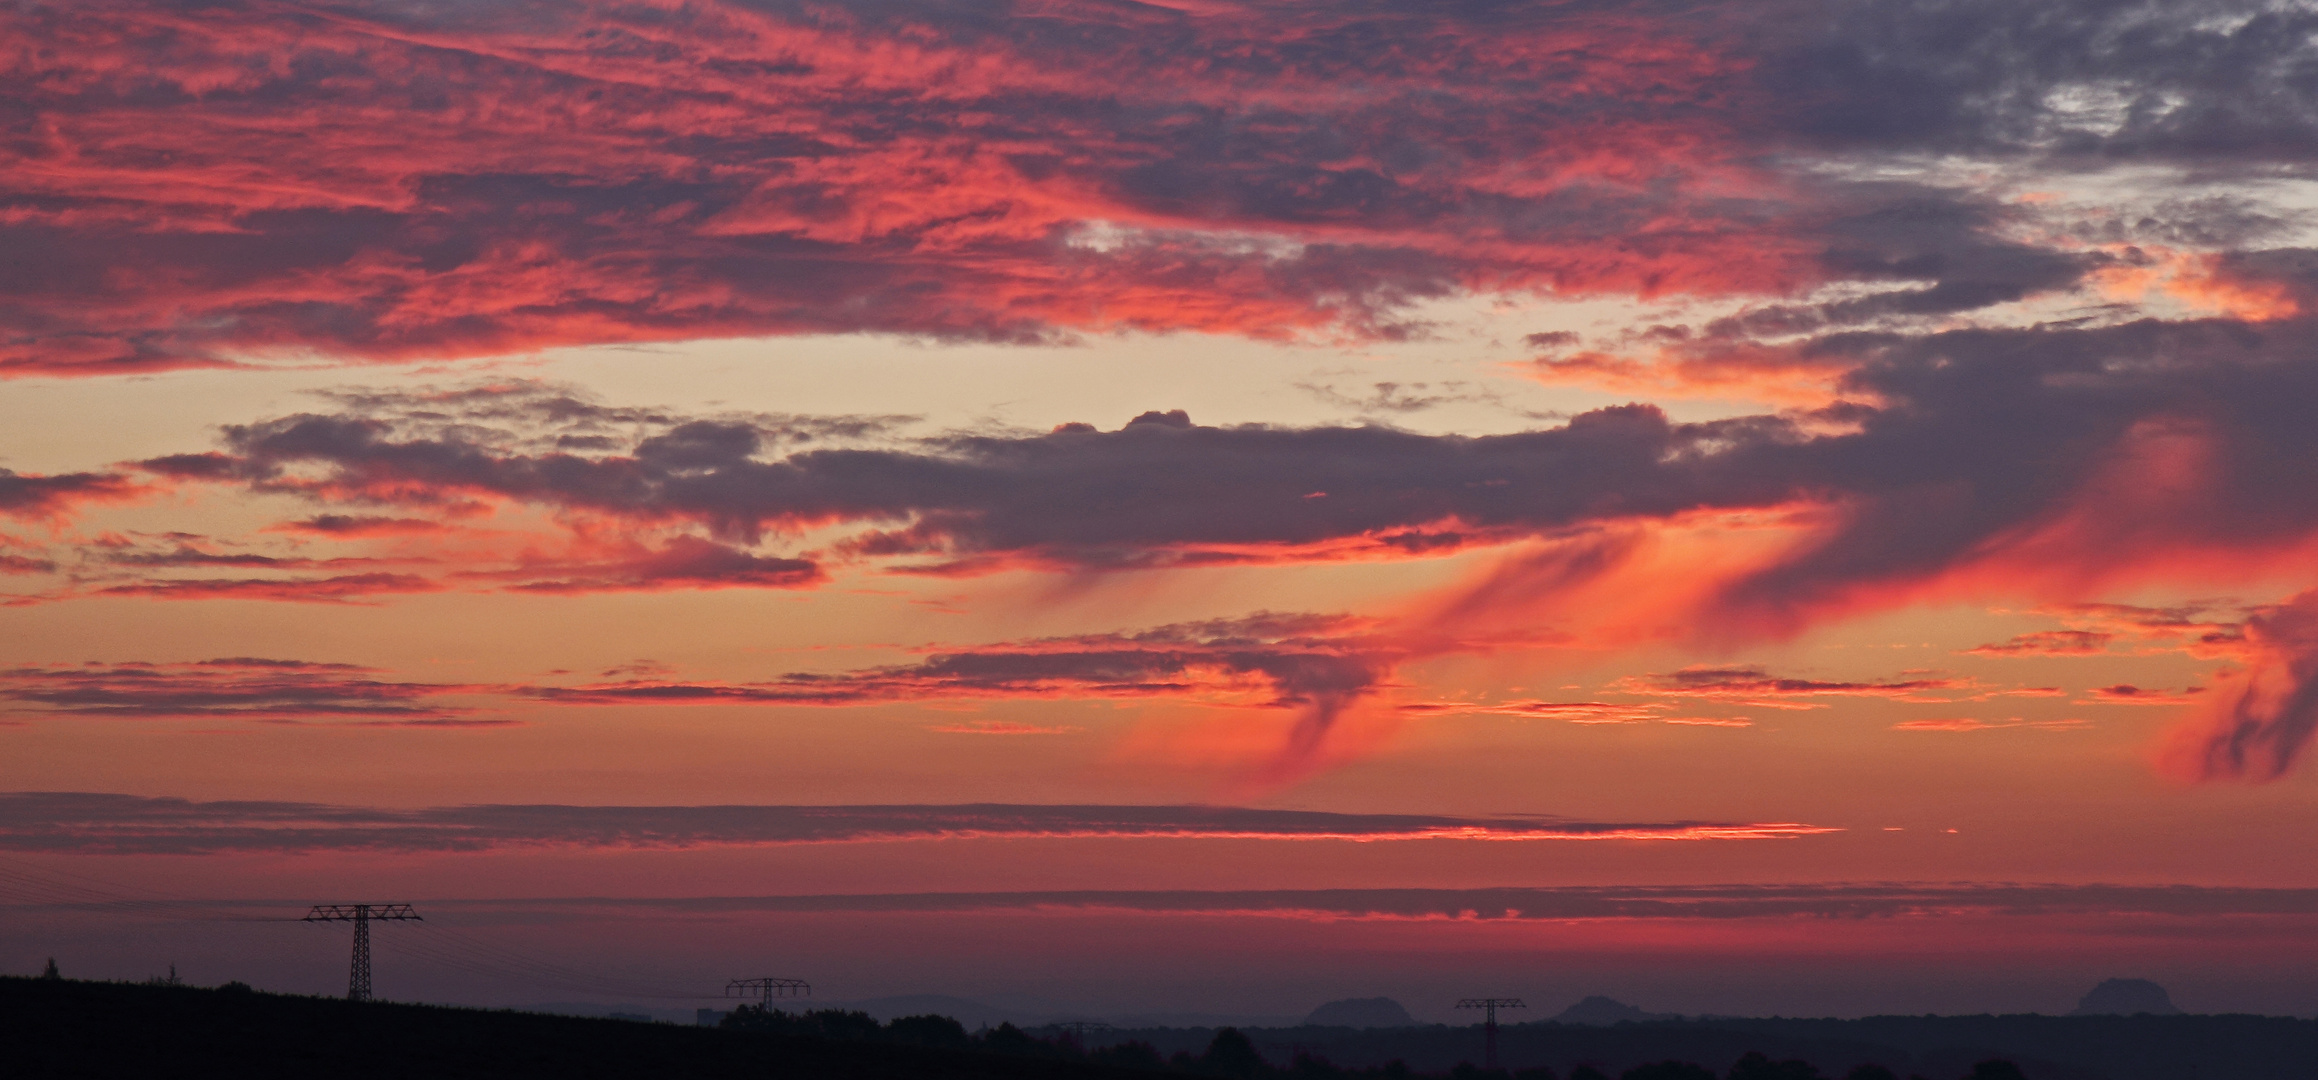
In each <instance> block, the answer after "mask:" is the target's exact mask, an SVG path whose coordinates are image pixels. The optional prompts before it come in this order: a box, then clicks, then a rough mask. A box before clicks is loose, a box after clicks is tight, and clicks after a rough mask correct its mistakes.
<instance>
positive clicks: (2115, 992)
mask: <svg viewBox="0 0 2318 1080" xmlns="http://www.w3.org/2000/svg"><path fill="white" fill-rule="evenodd" d="M2138 1013H2148V1014H2149V1015H2151V1016H2179V1015H2181V1010H2180V1009H2177V1008H2175V1007H2174V1005H2173V995H2171V994H2168V993H2166V992H2165V988H2164V987H2162V986H2159V985H2157V984H2156V983H2153V982H2150V981H2149V980H2147V979H2104V980H2102V981H2101V985H2099V986H2096V987H2093V992H2092V993H2089V994H2086V995H2085V997H2084V1000H2082V1001H2079V1002H2077V1011H2075V1012H2072V1013H2070V1014H2069V1015H2070V1016H2133V1015H2135V1014H2138Z"/></svg>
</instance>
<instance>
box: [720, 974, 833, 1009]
mask: <svg viewBox="0 0 2318 1080" xmlns="http://www.w3.org/2000/svg"><path fill="white" fill-rule="evenodd" d="M724 996H726V997H753V998H756V999H758V1000H760V1001H762V1002H764V1003H765V1004H766V1005H768V1006H769V1005H771V1004H772V1002H773V999H774V998H784V997H812V996H813V984H812V983H809V982H806V981H805V980H803V979H775V978H771V977H766V978H762V979H734V980H733V981H731V982H728V983H726V984H724Z"/></svg>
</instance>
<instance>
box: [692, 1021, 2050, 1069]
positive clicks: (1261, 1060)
mask: <svg viewBox="0 0 2318 1080" xmlns="http://www.w3.org/2000/svg"><path fill="white" fill-rule="evenodd" d="M722 1026H723V1027H726V1028H730V1029H735V1030H741V1031H760V1032H765V1033H768V1034H776V1035H789V1036H807V1037H812V1038H821V1039H849V1040H855V1041H862V1042H883V1043H899V1044H903V1045H910V1046H933V1047H943V1048H948V1049H957V1050H973V1051H979V1052H982V1053H989V1054H1003V1055H1007V1056H1012V1057H1034V1058H1047V1059H1052V1060H1061V1061H1085V1062H1088V1063H1090V1064H1096V1065H1105V1066H1110V1067H1113V1068H1125V1069H1137V1070H1143V1071H1148V1072H1172V1073H1182V1074H1187V1075H1190V1076H1199V1077H1214V1078H1218V1080H1419V1078H1439V1080H1900V1075H1899V1074H1898V1073H1895V1072H1894V1071H1892V1070H1891V1069H1890V1068H1888V1067H1886V1066H1884V1065H1880V1064H1876V1063H1872V1062H1870V1063H1863V1064H1860V1065H1858V1066H1856V1067H1854V1068H1852V1069H1850V1070H1849V1071H1848V1072H1845V1073H1843V1074H1841V1075H1839V1076H1829V1075H1827V1074H1825V1073H1823V1072H1821V1071H1820V1069H1819V1067H1818V1066H1817V1065H1814V1064H1812V1063H1811V1062H1808V1061H1804V1060H1801V1059H1786V1060H1778V1061H1774V1060H1772V1059H1771V1058H1770V1057H1769V1056H1767V1055H1765V1054H1763V1053H1761V1052H1759V1051H1756V1052H1749V1053H1747V1054H1745V1055H1743V1056H1741V1057H1740V1058H1739V1059H1738V1060H1737V1061H1736V1062H1735V1063H1733V1064H1732V1065H1731V1067H1730V1069H1729V1070H1728V1072H1727V1073H1717V1072H1716V1071H1715V1070H1713V1069H1709V1068H1707V1067H1705V1066H1703V1065H1699V1064H1696V1063H1693V1062H1688V1061H1681V1060H1666V1061H1659V1062H1654V1063H1649V1064H1642V1065H1635V1066H1632V1067H1629V1068H1626V1069H1623V1070H1621V1071H1619V1072H1617V1073H1615V1074H1613V1073H1610V1072H1605V1071H1604V1070H1603V1069H1602V1068H1601V1067H1598V1066H1596V1065H1591V1064H1583V1063H1581V1064H1576V1065H1573V1066H1571V1067H1570V1069H1569V1071H1568V1074H1567V1076H1566V1078H1565V1077H1564V1075H1563V1074H1560V1073H1557V1072H1556V1071H1555V1070H1554V1069H1552V1068H1551V1067H1548V1066H1530V1067H1526V1068H1520V1069H1484V1068H1479V1067H1476V1066H1474V1065H1473V1064H1472V1063H1470V1062H1464V1063H1460V1064H1458V1065H1456V1066H1455V1067H1453V1068H1451V1069H1449V1070H1447V1071H1446V1072H1445V1073H1420V1072H1417V1071H1416V1070H1414V1069H1411V1068H1409V1066H1408V1065H1407V1063H1405V1062H1402V1061H1398V1060H1395V1061H1388V1062H1386V1063H1384V1064H1382V1065H1371V1066H1357V1067H1346V1066H1340V1065H1337V1064H1334V1063H1332V1062H1330V1061H1329V1060H1328V1059H1327V1058H1326V1057H1324V1056H1321V1055H1319V1054H1315V1053H1310V1052H1296V1053H1294V1054H1293V1056H1292V1057H1291V1058H1290V1059H1289V1062H1288V1064H1287V1065H1285V1066H1277V1065H1274V1064H1272V1063H1271V1062H1270V1061H1268V1060H1267V1059H1266V1058H1265V1056H1264V1053H1263V1051H1262V1050H1261V1049H1259V1048H1258V1047H1257V1045H1256V1043H1255V1040H1254V1039H1252V1038H1250V1037H1249V1036H1248V1034H1247V1033H1246V1032H1243V1031H1240V1030H1238V1029H1236V1028H1222V1029H1219V1030H1217V1031H1216V1032H1215V1034H1214V1035H1213V1036H1212V1037H1211V1038H1210V1039H1209V1041H1208V1044H1207V1048H1206V1049H1205V1050H1203V1051H1201V1052H1200V1053H1197V1054H1193V1053H1191V1052H1190V1051H1188V1050H1178V1051H1176V1052H1175V1053H1173V1054H1171V1055H1170V1054H1162V1053H1161V1052H1160V1050H1159V1048H1158V1047H1156V1046H1154V1045H1152V1044H1151V1043H1149V1042H1146V1041H1144V1040H1141V1039H1127V1040H1124V1041H1118V1042H1109V1043H1105V1042H1104V1041H1103V1040H1102V1039H1101V1038H1100V1037H1099V1036H1098V1037H1095V1038H1090V1039H1088V1040H1087V1041H1088V1042H1091V1043H1095V1044H1097V1045H1094V1046H1093V1047H1092V1048H1091V1049H1090V1048H1088V1047H1085V1046H1082V1045H1081V1043H1080V1036H1079V1035H1078V1034H1077V1033H1076V1032H1073V1031H1071V1030H1069V1029H1067V1028H1060V1027H1056V1028H1044V1029H1034V1030H1033V1031H1024V1030H1022V1029H1020V1028H1017V1027H1015V1026H1014V1025H1013V1024H1000V1025H998V1026H997V1027H995V1028H989V1029H985V1030H983V1031H978V1032H968V1031H967V1030H966V1028H965V1025H963V1024H960V1023H958V1022H957V1021H956V1020H953V1019H950V1018H949V1017H946V1016H901V1017H895V1018H894V1019H893V1020H891V1021H889V1022H887V1023H884V1024H880V1023H879V1022H878V1021H877V1019H876V1018H875V1017H873V1016H870V1015H869V1014H868V1013H865V1012H853V1011H847V1010H839V1009H816V1010H809V1011H802V1012H795V1013H791V1012H786V1011H783V1010H780V1009H767V1008H763V1007H759V1006H754V1005H744V1006H741V1007H740V1008H739V1009H736V1010H734V1011H733V1012H732V1013H731V1014H730V1015H728V1016H726V1017H725V1018H724V1022H723V1024H722ZM1908 1080H1927V1078H1925V1077H1922V1076H1920V1075H1915V1074H1910V1076H1909V1078H1908ZM1939 1080H1948V1078H1945V1077H1943V1078H1939ZM1958 1080H2027V1077H2026V1076H2025V1075H2024V1074H2023V1073H2022V1071H2021V1069H2020V1068H2019V1066H2017V1065H2014V1064H2013V1063H2012V1062H2010V1061H2006V1060H2002V1059H1989V1060H1985V1061H1982V1062H1980V1063H1978V1064H1977V1065H1975V1066H1973V1068H1972V1071H1971V1072H1970V1074H1969V1075H1967V1076H1964V1077H1961V1078H1958Z"/></svg>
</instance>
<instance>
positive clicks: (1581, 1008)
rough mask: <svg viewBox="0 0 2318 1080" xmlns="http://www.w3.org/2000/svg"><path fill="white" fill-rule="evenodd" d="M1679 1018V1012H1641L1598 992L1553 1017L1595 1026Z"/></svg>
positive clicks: (1561, 1020) (1556, 1019) (1557, 1020)
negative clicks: (1630, 1021)
mask: <svg viewBox="0 0 2318 1080" xmlns="http://www.w3.org/2000/svg"><path fill="white" fill-rule="evenodd" d="M1680 1019H1682V1017H1681V1015H1680V1014H1679V1013H1654V1012H1643V1011H1642V1010H1640V1009H1637V1008H1635V1007H1634V1006H1632V1005H1628V1004H1626V1003H1625V1002H1623V1001H1619V1000H1617V999H1615V998H1607V997H1603V996H1602V995H1600V994H1595V995H1593V996H1591V997H1588V998H1586V999H1585V1000H1584V1001H1580V1002H1578V1003H1577V1004H1575V1005H1572V1006H1570V1007H1569V1008H1566V1009H1563V1010H1562V1011H1561V1014H1560V1015H1558V1016H1556V1017H1554V1021H1555V1022H1557V1023H1563V1024H1593V1025H1596V1026H1608V1025H1610V1024H1619V1023H1624V1022H1626V1021H1629V1020H1632V1021H1637V1022H1638V1021H1643V1020H1680Z"/></svg>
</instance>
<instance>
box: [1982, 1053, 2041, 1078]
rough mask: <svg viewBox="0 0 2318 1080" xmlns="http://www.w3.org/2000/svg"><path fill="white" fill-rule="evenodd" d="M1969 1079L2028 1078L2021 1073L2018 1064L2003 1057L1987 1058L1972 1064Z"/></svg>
mask: <svg viewBox="0 0 2318 1080" xmlns="http://www.w3.org/2000/svg"><path fill="white" fill-rule="evenodd" d="M1971 1080H2028V1077H2027V1076H2026V1075H2024V1074H2022V1073H2021V1071H2020V1066H2018V1065H2014V1064H2013V1063H2011V1062H2009V1061H2006V1060H2004V1059H2003V1058H1989V1059H1988V1060H1986V1061H1983V1062H1981V1063H1980V1064H1978V1065H1974V1066H1972V1077H1971Z"/></svg>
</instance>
